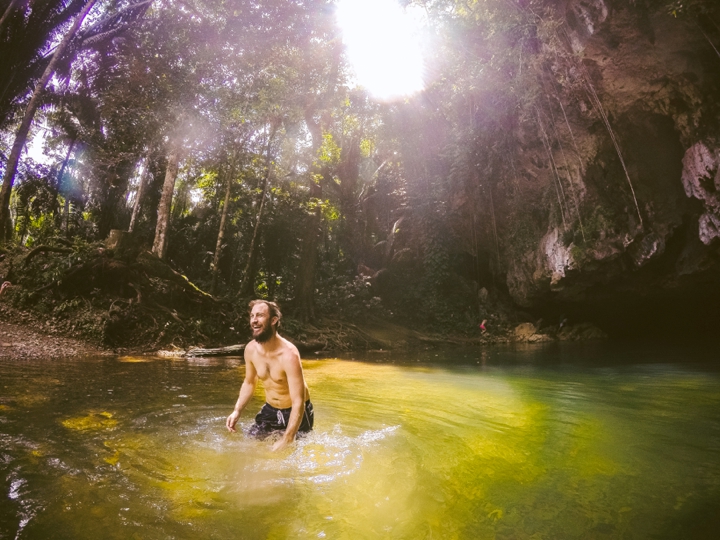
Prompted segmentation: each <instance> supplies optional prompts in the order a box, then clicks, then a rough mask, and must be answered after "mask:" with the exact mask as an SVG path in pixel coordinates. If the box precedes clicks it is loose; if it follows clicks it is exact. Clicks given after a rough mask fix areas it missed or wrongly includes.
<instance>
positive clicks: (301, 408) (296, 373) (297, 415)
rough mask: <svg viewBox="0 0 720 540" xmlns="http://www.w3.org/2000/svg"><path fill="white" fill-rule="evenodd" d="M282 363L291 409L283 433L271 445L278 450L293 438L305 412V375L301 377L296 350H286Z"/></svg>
mask: <svg viewBox="0 0 720 540" xmlns="http://www.w3.org/2000/svg"><path fill="white" fill-rule="evenodd" d="M283 364H284V368H285V375H286V377H287V382H288V389H289V390H290V399H291V400H292V410H291V411H290V418H289V419H288V424H287V428H285V433H284V435H283V437H282V438H281V439H280V440H279V441H277V442H276V443H275V444H274V445H273V450H280V449H281V448H284V447H285V446H287V445H288V444H290V443H291V442H293V441H294V440H295V435H296V434H297V432H298V429H300V424H301V423H302V417H303V414H305V377H303V371H302V364H301V363H300V355H299V354H298V353H297V350H292V351H290V352H288V354H287V356H286V357H285V358H283Z"/></svg>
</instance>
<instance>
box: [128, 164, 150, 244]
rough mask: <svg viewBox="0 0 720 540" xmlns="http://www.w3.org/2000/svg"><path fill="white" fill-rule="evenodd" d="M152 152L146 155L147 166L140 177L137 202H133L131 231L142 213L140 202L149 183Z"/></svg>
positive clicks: (129, 229)
mask: <svg viewBox="0 0 720 540" xmlns="http://www.w3.org/2000/svg"><path fill="white" fill-rule="evenodd" d="M150 154H151V152H148V153H147V156H146V157H145V167H144V168H143V173H142V176H141V177H140V185H139V186H138V191H137V194H136V195H135V204H133V211H132V216H131V217H130V226H128V232H129V233H131V232H133V231H134V230H135V223H137V217H138V214H139V213H140V204H141V203H142V196H143V194H144V193H145V184H147V178H148V174H149V172H150V157H151V155H150Z"/></svg>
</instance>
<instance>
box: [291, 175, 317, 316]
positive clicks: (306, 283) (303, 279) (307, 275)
mask: <svg viewBox="0 0 720 540" xmlns="http://www.w3.org/2000/svg"><path fill="white" fill-rule="evenodd" d="M310 195H311V196H312V197H313V198H317V199H318V200H320V199H322V186H321V185H320V184H319V183H313V184H312V185H311V186H310ZM321 223H322V213H321V209H320V205H319V204H318V205H317V208H316V209H315V212H314V213H313V214H312V216H310V218H309V219H308V222H307V224H306V225H305V232H304V235H303V239H302V251H301V252H300V268H299V270H298V277H297V279H298V287H297V291H298V294H297V300H298V312H299V316H300V320H301V321H303V322H308V321H311V320H313V319H314V318H315V266H316V264H317V245H318V239H319V238H320V225H321Z"/></svg>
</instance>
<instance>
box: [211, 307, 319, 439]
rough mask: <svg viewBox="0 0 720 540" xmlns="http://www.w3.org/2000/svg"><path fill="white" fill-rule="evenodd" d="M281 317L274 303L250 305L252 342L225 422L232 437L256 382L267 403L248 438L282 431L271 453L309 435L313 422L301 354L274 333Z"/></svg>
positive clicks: (248, 347)
mask: <svg viewBox="0 0 720 540" xmlns="http://www.w3.org/2000/svg"><path fill="white" fill-rule="evenodd" d="M281 317H282V314H281V313H280V309H279V308H278V305H277V304H276V303H275V302H267V301H265V300H253V301H252V302H250V328H251V329H252V334H253V340H252V341H251V342H250V343H248V344H247V346H246V347H245V380H244V381H243V383H242V386H241V387H240V396H239V397H238V400H237V403H236V404H235V410H234V411H233V412H232V414H231V415H230V416H228V417H227V420H226V421H225V425H226V426H227V428H228V430H229V431H231V432H233V433H234V432H235V424H236V423H237V421H238V418H239V417H240V413H241V412H242V411H243V409H244V408H245V406H246V405H247V404H248V402H249V401H250V398H252V396H253V393H254V392H255V386H257V381H258V378H259V379H260V380H261V381H262V382H263V386H264V387H265V401H266V403H265V405H263V408H262V409H260V412H259V413H258V414H257V416H256V417H255V424H253V425H252V427H251V428H250V434H251V435H253V436H257V437H260V438H264V437H266V436H267V435H269V434H270V433H272V432H274V431H283V436H282V438H280V440H279V441H277V442H276V443H275V444H274V445H273V448H272V449H273V451H275V450H280V449H281V448H284V447H285V446H287V445H288V444H290V443H291V442H293V441H294V440H295V435H296V434H297V433H298V432H301V433H305V432H308V431H310V430H311V429H312V427H313V422H314V420H315V415H314V412H313V406H312V403H310V391H309V390H308V387H307V384H305V377H303V370H302V365H301V364H300V353H299V352H298V350H297V347H295V345H293V344H292V343H290V342H289V341H288V340H287V339H285V338H283V337H281V336H280V335H278V333H277V327H278V324H279V323H280V318H281Z"/></svg>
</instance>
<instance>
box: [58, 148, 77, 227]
mask: <svg viewBox="0 0 720 540" xmlns="http://www.w3.org/2000/svg"><path fill="white" fill-rule="evenodd" d="M74 148H75V139H73V140H72V141H70V147H69V148H68V151H67V154H65V159H64V160H63V162H62V166H61V167H60V172H58V175H57V187H58V192H61V188H62V182H63V177H64V176H65V169H66V168H67V164H68V162H69V161H70V156H71V155H72V151H73V149H74ZM69 211H70V201H68V193H67V192H66V193H65V204H64V205H63V214H62V216H61V217H60V226H61V227H62V218H63V216H64V217H65V224H66V227H65V236H66V237H67V236H68V231H67V223H68V216H67V214H68V212H69ZM61 230H62V229H61Z"/></svg>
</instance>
